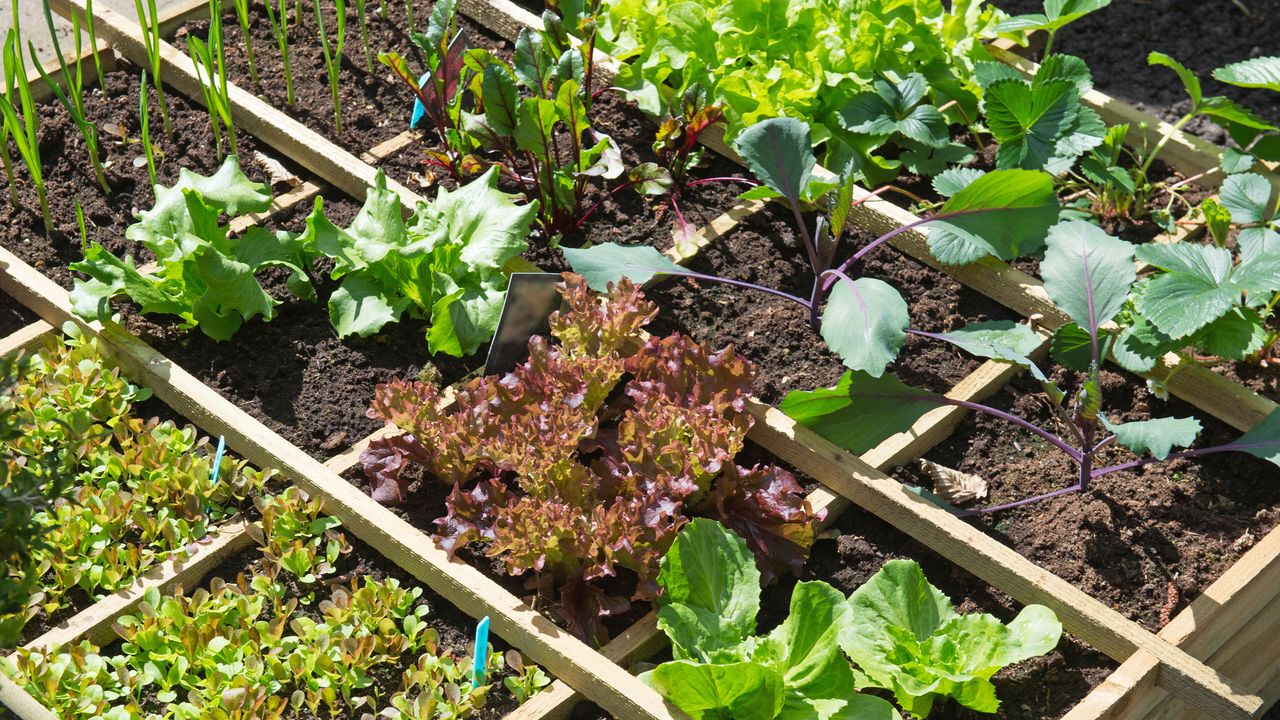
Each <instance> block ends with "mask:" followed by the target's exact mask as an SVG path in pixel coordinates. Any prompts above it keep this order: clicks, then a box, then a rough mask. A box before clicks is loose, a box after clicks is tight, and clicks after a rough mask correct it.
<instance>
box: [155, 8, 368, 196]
mask: <svg viewBox="0 0 1280 720" xmlns="http://www.w3.org/2000/svg"><path fill="white" fill-rule="evenodd" d="M231 3H232V4H233V5H234V6H235V11H236V21H237V22H238V23H240V37H242V38H243V39H244V57H245V61H246V62H247V63H248V65H249V79H250V80H251V81H253V85H254V87H257V88H261V87H262V80H261V79H260V78H259V77H258V62H257V60H256V59H255V57H254V54H253V37H252V35H250V33H249V0H231ZM361 7H364V5H363V4H362V5H361ZM211 15H212V13H211ZM151 184H152V185H154V184H155V181H154V180H153V181H152V183H151Z"/></svg>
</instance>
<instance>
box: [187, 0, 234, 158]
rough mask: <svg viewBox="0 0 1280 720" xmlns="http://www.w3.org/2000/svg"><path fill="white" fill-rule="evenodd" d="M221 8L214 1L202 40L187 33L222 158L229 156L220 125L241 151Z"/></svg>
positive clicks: (216, 144)
mask: <svg viewBox="0 0 1280 720" xmlns="http://www.w3.org/2000/svg"><path fill="white" fill-rule="evenodd" d="M220 10H221V6H220V5H219V3H218V1H217V0H214V1H213V4H212V5H210V12H209V18H210V20H209V34H208V35H207V36H206V37H205V40H203V41H202V40H200V38H198V37H196V36H195V35H188V36H187V50H188V51H189V52H190V53H191V58H192V59H193V60H194V65H195V68H196V80H198V81H199V82H200V90H201V92H202V93H203V94H204V104H205V107H206V108H207V109H208V111H209V127H210V128H211V129H212V130H213V143H214V145H215V146H216V147H217V152H218V159H219V160H221V159H223V158H225V157H227V153H226V151H225V150H224V149H223V144H222V130H221V129H220V128H219V126H221V127H225V128H226V130H227V141H228V145H229V146H230V148H231V154H232V155H236V154H238V150H237V148H236V124H235V118H234V117H232V114H231V96H230V93H229V92H228V89H227V53H226V46H225V45H224V44H223V40H224V38H223V34H222V13H221V12H220Z"/></svg>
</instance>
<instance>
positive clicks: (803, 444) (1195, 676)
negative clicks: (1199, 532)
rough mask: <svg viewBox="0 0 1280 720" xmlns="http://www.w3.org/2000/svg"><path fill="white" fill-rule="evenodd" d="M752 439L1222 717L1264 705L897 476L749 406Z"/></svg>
mask: <svg viewBox="0 0 1280 720" xmlns="http://www.w3.org/2000/svg"><path fill="white" fill-rule="evenodd" d="M750 410H751V413H752V415H754V416H755V419H756V424H755V426H754V427H753V428H752V431H751V435H750V437H751V438H752V439H753V440H755V442H757V443H759V444H760V445H761V446H763V447H764V448H765V449H767V450H769V451H770V452H772V453H773V454H774V455H776V456H778V457H779V458H781V459H783V460H784V461H786V462H788V463H790V464H791V465H793V466H795V467H797V468H799V469H800V470H801V471H802V472H804V473H805V474H807V475H809V476H810V477H813V478H815V479H817V480H819V481H821V482H822V483H823V484H824V485H826V486H827V487H829V488H832V489H833V490H835V491H836V492H838V493H839V494H841V495H843V496H845V497H846V498H848V499H850V500H852V501H853V502H855V503H857V504H858V505H860V506H861V507H863V508H865V509H867V510H869V511H871V512H872V513H873V514H875V515H876V516H878V517H880V518H881V519H883V520H885V521H887V522H889V523H890V524H891V525H893V526H894V527H897V528H898V529H900V530H902V531H904V532H906V533H908V534H910V535H911V536H912V537H913V538H915V539H916V540H919V541H920V542H922V543H923V544H924V545H926V546H928V547H929V548H930V549H932V550H933V551H934V552H937V553H938V554H940V555H942V556H943V557H946V558H947V559H949V560H951V561H952V562H954V563H956V564H958V565H960V566H961V567H963V568H965V569H966V570H968V571H969V572H971V573H973V574H974V575H977V576H978V577H980V578H982V579H983V580H985V581H986V582H987V583H989V584H991V585H992V586H994V587H997V588H999V589H1001V590H1003V591H1005V592H1007V593H1009V594H1010V595H1012V596H1013V597H1014V598H1015V599H1017V600H1018V602H1020V603H1023V604H1032V603H1039V604H1042V605H1045V606H1047V607H1049V608H1052V609H1053V611H1054V612H1056V613H1057V614H1058V617H1059V619H1061V620H1062V624H1063V626H1064V627H1065V628H1066V629H1067V631H1068V632H1070V633H1071V634H1073V635H1075V636H1077V637H1079V638H1080V639H1081V640H1084V641H1085V642H1087V643H1089V644H1090V645H1092V646H1093V647H1095V648H1097V649H1098V650H1100V651H1101V652H1103V653H1105V654H1107V655H1109V656H1111V657H1112V658H1115V659H1117V660H1122V661H1123V660H1125V659H1127V658H1128V657H1129V656H1130V655H1132V654H1133V653H1134V652H1136V651H1137V650H1139V649H1142V650H1146V651H1148V652H1151V653H1152V654H1153V655H1155V656H1157V657H1158V658H1160V660H1161V662H1162V667H1161V673H1160V680H1161V684H1162V685H1164V686H1165V687H1168V688H1169V689H1170V690H1172V691H1173V692H1175V693H1177V694H1178V695H1179V696H1181V697H1184V698H1186V699H1187V700H1188V701H1189V702H1191V703H1193V704H1195V706H1196V707H1198V708H1200V709H1203V710H1205V711H1206V712H1210V713H1215V717H1217V718H1221V719H1223V720H1225V719H1226V718H1242V719H1243V718H1249V717H1251V716H1252V713H1253V712H1254V711H1255V710H1257V709H1258V708H1259V707H1260V706H1261V704H1262V700H1261V699H1260V698H1258V697H1257V696H1255V695H1252V694H1250V693H1249V692H1247V691H1246V690H1244V689H1243V688H1241V687H1239V686H1237V685H1236V684H1235V683H1233V682H1232V681H1231V680H1230V679H1228V678H1226V677H1225V676H1223V675H1222V674H1221V673H1218V672H1216V671H1215V670H1213V669H1211V668H1208V667H1206V666H1205V665H1203V664H1202V663H1200V662H1199V661H1197V660H1195V659H1193V658H1192V657H1190V656H1189V655H1187V654H1186V653H1185V652H1183V651H1182V650H1179V649H1178V648H1176V647H1173V646H1171V645H1168V644H1167V643H1165V642H1163V641H1161V640H1159V639H1158V638H1156V637H1155V636H1154V635H1152V634H1151V633H1149V632H1147V631H1146V630H1143V629H1142V628H1141V627H1140V626H1138V625H1137V624H1136V623H1134V622H1133V621H1131V620H1128V619H1126V618H1124V617H1123V616H1121V615H1120V614H1119V613H1117V612H1115V611H1114V610H1112V609H1110V608H1108V607H1106V606H1105V605H1103V604H1102V603H1100V602H1098V601H1097V600H1095V599H1094V598H1092V597H1091V596H1089V595H1088V594H1087V593H1085V592H1083V591H1082V590H1080V589H1079V588H1077V587H1075V586H1074V585H1072V584H1071V583H1069V582H1067V581H1065V580H1063V579H1061V578H1059V577H1057V576H1056V575H1054V574H1052V573H1050V572H1048V571H1047V570H1045V569H1043V568H1041V567H1039V566H1037V565H1036V564H1035V563H1033V562H1031V561H1030V560H1027V559H1026V558H1024V557H1023V556H1022V555H1019V554H1018V553H1017V552H1015V551H1014V550H1013V549H1011V548H1009V547H1007V546H1005V545H1004V544H1002V543H1000V542H999V541H998V540H995V539H994V538H992V537H990V536H988V535H987V534H985V533H983V532H982V531H981V530H979V529H977V528H975V527H973V526H972V525H970V524H968V523H966V522H964V521H963V520H961V519H960V518H957V517H956V516H954V515H952V514H951V513H949V512H947V511H945V510H942V509H941V508H939V507H937V506H935V505H933V504H932V503H930V502H928V501H926V500H924V499H923V498H921V497H919V496H918V495H916V494H914V493H911V492H909V491H907V490H906V489H904V488H903V486H902V485H901V484H900V483H899V482H898V481H897V480H894V479H893V478H891V477H889V476H887V475H885V474H884V473H881V472H880V471H878V470H876V469H875V468H873V467H871V466H869V465H867V464H866V463H864V462H862V461H861V460H859V459H858V458H855V457H853V456H852V455H850V454H849V453H847V452H845V451H844V450H841V449H840V448H838V447H836V446H835V445H833V444H831V443H829V442H828V441H826V440H825V439H823V438H822V437H820V436H819V435H817V434H816V433H814V432H813V431H812V430H810V429H808V428H806V427H804V426H801V425H798V424H797V423H796V422H795V421H794V420H792V419H791V418H789V417H787V416H786V415H784V414H783V413H782V412H781V411H779V410H776V409H774V408H771V407H769V406H767V405H763V404H761V403H752V404H751V406H750Z"/></svg>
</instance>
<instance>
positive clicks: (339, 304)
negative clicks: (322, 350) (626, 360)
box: [299, 168, 537, 356]
mask: <svg viewBox="0 0 1280 720" xmlns="http://www.w3.org/2000/svg"><path fill="white" fill-rule="evenodd" d="M536 212H537V207H536V203H535V204H531V205H516V204H515V202H514V200H513V199H512V196H510V195H507V194H506V193H503V192H502V191H500V190H498V171H497V170H496V169H493V168H491V169H490V170H488V171H487V172H486V173H485V174H484V175H482V176H481V177H479V178H476V179H474V180H472V181H471V182H469V183H467V184H466V185H463V186H462V187H461V188H459V189H457V190H454V191H453V192H450V191H448V190H445V189H441V190H440V194H439V195H438V196H437V198H436V199H435V201H433V202H423V203H419V205H418V207H417V208H416V209H415V211H414V214H413V215H412V216H411V217H410V218H409V219H408V220H405V219H404V216H403V214H402V212H401V206H400V198H399V196H398V195H396V194H395V193H394V192H391V191H389V190H388V189H387V184H386V178H385V176H384V175H383V174H382V172H381V171H379V172H378V175H377V179H376V180H375V182H374V187H372V188H370V189H369V191H368V194H367V196H366V198H365V204H364V207H363V208H361V210H360V214H359V215H357V216H356V219H355V220H353V221H352V223H351V226H350V227H349V228H346V229H342V228H339V227H337V226H335V225H334V224H333V223H331V222H329V220H328V218H326V217H325V214H324V203H323V200H322V199H321V198H316V204H315V210H314V211H313V212H312V213H311V216H310V217H308V218H307V228H306V231H305V232H304V233H303V235H302V237H301V238H300V239H299V242H300V243H301V244H302V246H303V247H305V248H306V249H307V251H308V252H310V253H314V254H316V255H323V256H327V257H329V258H332V259H333V261H334V268H333V271H332V277H333V278H334V279H340V280H342V284H341V285H340V286H339V287H338V289H337V290H335V291H334V293H333V295H332V296H331V297H330V298H329V318H330V320H331V321H332V322H333V327H334V329H335V330H337V332H338V335H339V336H340V337H346V336H349V335H359V336H361V337H366V336H368V335H372V334H374V333H376V332H378V331H379V330H381V329H382V327H383V326H384V325H386V324H387V323H389V322H397V321H399V320H400V318H401V316H403V315H404V313H405V312H406V311H408V312H409V314H410V315H411V316H413V317H416V318H419V319H422V320H428V321H429V322H430V327H429V328H428V329H427V344H428V346H429V347H430V348H431V351H432V352H444V353H448V354H450V355H455V356H464V355H470V354H472V353H474V352H475V351H476V350H477V349H478V348H479V347H480V345H481V344H482V343H484V342H487V341H488V340H489V339H490V338H491V337H493V332H494V330H496V329H497V323H498V317H499V315H500V314H501V312H502V303H503V300H504V298H505V297H506V287H507V275H506V273H504V272H503V266H504V265H506V263H507V261H509V260H511V259H512V258H514V257H516V256H517V255H519V254H520V253H521V252H523V251H524V250H525V249H526V248H527V247H528V244H527V243H526V242H525V238H526V237H527V236H528V234H529V229H530V227H531V224H532V222H533V218H534V215H535V214H536Z"/></svg>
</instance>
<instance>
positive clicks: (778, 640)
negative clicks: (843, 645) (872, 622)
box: [753, 582, 853, 698]
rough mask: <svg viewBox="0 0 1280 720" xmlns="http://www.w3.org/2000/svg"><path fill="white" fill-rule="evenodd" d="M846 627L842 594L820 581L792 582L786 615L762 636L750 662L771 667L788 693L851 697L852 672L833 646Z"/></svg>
mask: <svg viewBox="0 0 1280 720" xmlns="http://www.w3.org/2000/svg"><path fill="white" fill-rule="evenodd" d="M848 622H849V606H848V604H847V603H846V602H845V597H844V594H843V593H841V592H840V591H839V590H836V589H835V588H833V587H831V586H830V585H828V584H827V583H825V582H801V583H797V584H796V586H795V589H794V590H792V592H791V612H790V614H789V615H787V619H786V620H785V621H783V623H782V624H781V625H779V626H778V627H777V628H775V629H774V630H773V632H771V633H769V635H768V636H766V638H765V640H764V643H763V645H762V648H761V649H760V650H758V651H757V652H756V654H755V655H754V656H753V659H755V660H756V661H757V662H761V663H763V664H770V665H772V667H773V669H774V670H776V671H777V672H778V673H779V674H781V675H782V681H783V684H784V685H785V686H786V691H787V693H788V694H792V693H799V694H800V695H804V696H806V697H810V698H843V697H848V696H849V695H852V694H853V673H852V672H850V670H849V661H848V660H847V659H845V656H844V653H843V652H842V651H841V650H840V645H839V643H838V640H839V637H840V635H841V633H842V632H844V630H845V626H846V625H847V624H848ZM764 656H770V657H768V659H767V660H766V658H765V657H764Z"/></svg>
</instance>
